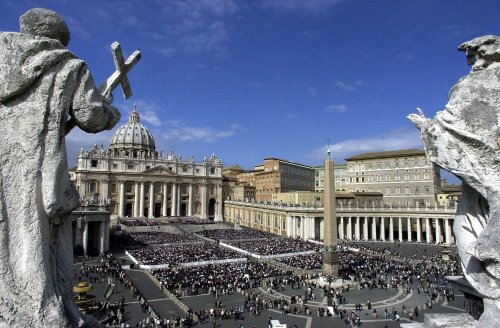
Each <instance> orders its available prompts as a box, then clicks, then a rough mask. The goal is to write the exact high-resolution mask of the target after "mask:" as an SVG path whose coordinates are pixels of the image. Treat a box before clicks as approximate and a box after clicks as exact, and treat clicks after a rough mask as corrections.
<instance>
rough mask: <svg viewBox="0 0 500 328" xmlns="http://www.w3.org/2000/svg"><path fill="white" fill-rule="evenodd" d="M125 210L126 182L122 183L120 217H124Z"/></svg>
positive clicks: (119, 203) (119, 205)
mask: <svg viewBox="0 0 500 328" xmlns="http://www.w3.org/2000/svg"><path fill="white" fill-rule="evenodd" d="M124 210H125V181H120V198H119V202H118V216H119V217H121V218H122V217H124V216H125V214H124Z"/></svg>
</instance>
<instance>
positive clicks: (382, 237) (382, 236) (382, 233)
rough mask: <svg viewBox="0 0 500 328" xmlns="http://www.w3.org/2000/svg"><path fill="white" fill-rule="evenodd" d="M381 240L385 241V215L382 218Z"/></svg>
mask: <svg viewBox="0 0 500 328" xmlns="http://www.w3.org/2000/svg"><path fill="white" fill-rule="evenodd" d="M380 240H381V241H385V217H383V216H382V217H381V218H380Z"/></svg>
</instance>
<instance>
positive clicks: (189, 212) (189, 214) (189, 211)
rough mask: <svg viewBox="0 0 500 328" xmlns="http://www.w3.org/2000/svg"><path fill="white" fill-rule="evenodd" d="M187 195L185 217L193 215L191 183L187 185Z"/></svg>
mask: <svg viewBox="0 0 500 328" xmlns="http://www.w3.org/2000/svg"><path fill="white" fill-rule="evenodd" d="M188 194H189V200H188V210H187V215H188V216H192V215H193V204H194V196H193V184H192V183H190V184H189V187H188Z"/></svg>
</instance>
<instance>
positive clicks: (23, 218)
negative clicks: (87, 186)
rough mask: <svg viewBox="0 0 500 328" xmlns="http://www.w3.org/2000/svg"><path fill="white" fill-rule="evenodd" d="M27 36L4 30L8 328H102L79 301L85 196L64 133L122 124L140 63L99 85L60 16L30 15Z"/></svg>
mask: <svg viewBox="0 0 500 328" xmlns="http://www.w3.org/2000/svg"><path fill="white" fill-rule="evenodd" d="M20 27H21V29H20V32H21V33H15V32H0V130H1V131H2V133H1V134H0V328H1V327H68V326H70V327H77V326H89V327H96V326H98V324H97V322H95V319H92V318H88V317H85V316H83V315H82V314H81V313H80V312H79V310H78V308H77V307H76V305H75V304H74V302H73V283H72V272H73V262H72V232H71V229H72V226H71V221H70V220H69V219H68V217H69V215H70V213H71V212H72V211H73V210H74V209H76V208H77V207H78V206H79V195H78V192H77V191H76V189H75V188H74V187H73V185H72V184H71V182H70V180H69V176H68V166H67V165H68V164H67V158H66V145H65V135H66V134H67V133H69V132H70V131H71V129H72V128H73V127H75V126H78V127H79V128H81V129H82V130H84V131H86V132H90V133H97V132H100V131H103V130H107V129H111V128H113V127H114V126H115V124H116V123H117V122H118V121H119V119H120V113H119V112H118V110H117V109H116V108H115V107H113V106H111V100H112V97H111V93H112V91H113V89H114V88H116V87H117V86H118V85H120V84H122V89H123V91H124V95H125V97H128V96H130V94H131V92H130V86H129V84H128V81H127V78H126V75H127V72H128V71H129V70H130V69H131V67H132V66H133V65H134V64H135V63H136V62H137V61H138V60H139V58H140V53H139V52H136V53H134V54H133V55H132V56H131V57H130V58H129V59H128V60H127V61H126V62H125V61H124V60H123V56H122V54H121V49H120V47H119V45H118V44H117V43H115V44H113V46H112V51H113V56H114V59H115V66H116V68H117V71H116V72H115V73H114V74H113V75H111V77H110V78H109V79H108V80H107V81H106V82H105V83H104V84H103V86H102V87H101V89H97V88H96V87H95V84H94V81H93V78H92V76H91V74H90V72H89V70H88V68H87V65H86V64H85V62H83V61H81V60H79V59H78V58H76V57H75V56H74V55H73V54H72V53H71V52H70V51H68V50H67V49H66V48H65V46H66V45H67V44H68V42H69V39H70V34H69V30H68V27H67V26H66V24H65V23H64V21H63V20H62V19H61V17H60V16H59V15H58V14H57V13H55V12H53V11H50V10H47V9H39V8H37V9H32V10H29V11H28V12H26V13H25V14H23V15H22V16H21V18H20Z"/></svg>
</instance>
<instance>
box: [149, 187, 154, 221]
mask: <svg viewBox="0 0 500 328" xmlns="http://www.w3.org/2000/svg"><path fill="white" fill-rule="evenodd" d="M154 207H155V183H154V182H153V181H151V182H150V183H149V211H148V218H150V219H153V218H154V217H155V208H154Z"/></svg>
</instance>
